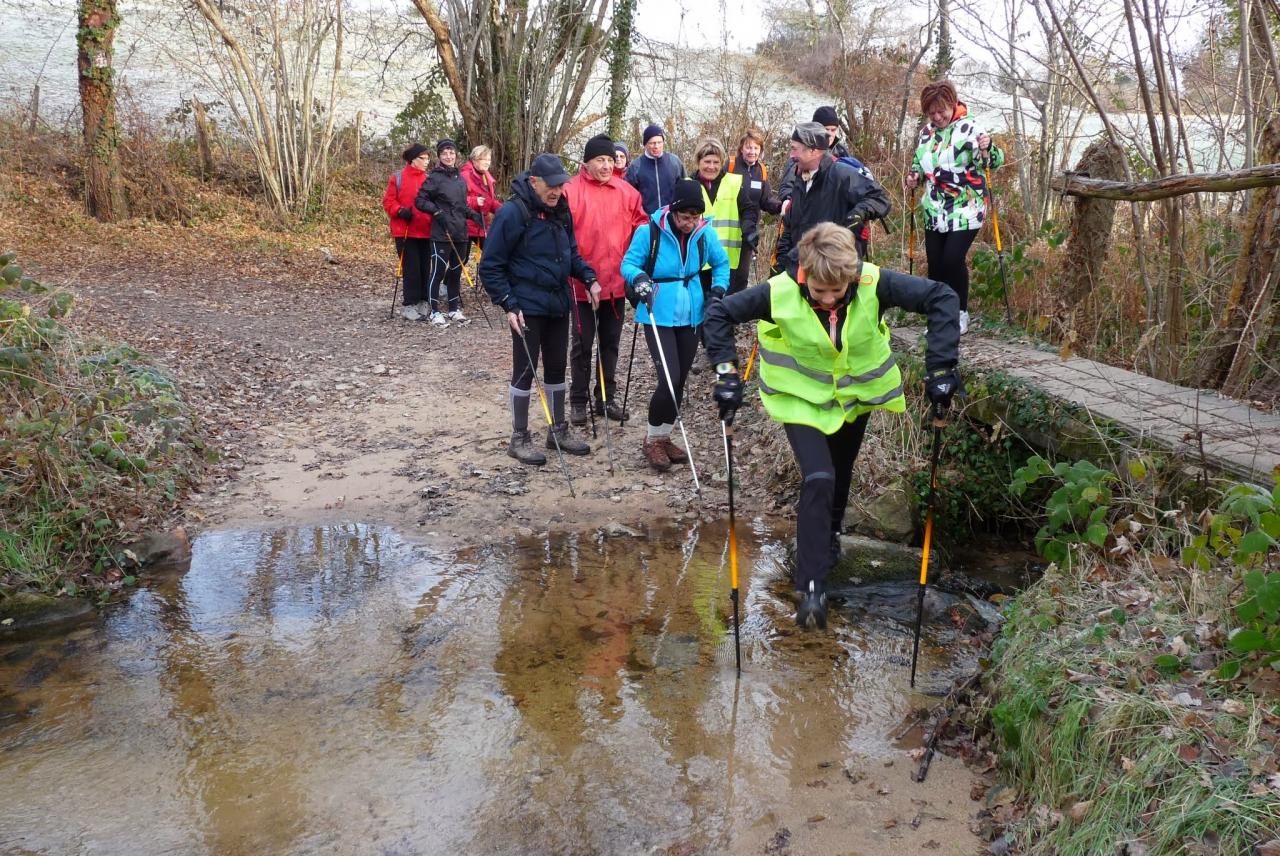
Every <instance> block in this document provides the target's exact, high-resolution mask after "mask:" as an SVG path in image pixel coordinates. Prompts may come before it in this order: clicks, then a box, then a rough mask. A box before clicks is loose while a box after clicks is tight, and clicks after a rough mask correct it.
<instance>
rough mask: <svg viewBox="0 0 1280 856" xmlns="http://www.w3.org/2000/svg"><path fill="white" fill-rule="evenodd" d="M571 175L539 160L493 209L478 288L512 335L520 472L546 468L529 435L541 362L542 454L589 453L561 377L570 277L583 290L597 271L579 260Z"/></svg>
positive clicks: (545, 157) (514, 452) (514, 439)
mask: <svg viewBox="0 0 1280 856" xmlns="http://www.w3.org/2000/svg"><path fill="white" fill-rule="evenodd" d="M568 181H569V174H568V173H566V172H565V171H564V166H563V165H562V164H561V163H560V158H558V157H557V156H555V155H553V154H541V155H538V156H537V157H536V158H534V159H533V163H532V164H531V165H530V167H529V169H528V170H526V171H525V172H522V173H521V174H520V175H518V176H516V180H515V181H514V182H512V184H511V191H512V198H511V201H510V202H509V203H507V204H504V205H503V206H502V207H501V208H499V209H498V213H497V214H495V215H494V218H493V224H492V225H491V226H490V227H489V237H488V238H487V239H486V240H485V245H484V254H483V255H482V256H481V257H480V268H479V273H480V281H481V282H482V283H484V288H485V291H487V292H488V293H489V297H490V298H492V300H493V302H494V303H495V304H496V305H498V306H499V307H501V308H502V310H503V311H504V312H506V313H507V324H508V326H510V328H511V364H512V365H511V386H510V388H509V390H508V393H509V398H510V401H511V429H512V430H511V445H510V446H509V447H508V449H507V454H508V455H510V456H511V457H513V458H515V459H516V460H518V461H520V462H521V463H523V464H545V463H546V462H547V458H546V455H544V454H543V453H542V452H540V451H538V450H537V449H536V448H535V447H534V445H533V440H532V438H531V436H530V434H529V395H530V392H531V390H532V386H533V375H534V372H536V371H537V370H538V355H539V354H541V355H542V362H543V369H542V383H543V387H544V388H545V389H546V392H547V394H548V395H549V396H550V398H551V401H550V404H551V421H552V424H551V426H550V427H549V430H548V431H547V441H546V444H545V445H546V448H548V449H554V448H556V446H557V445H559V448H560V449H561V450H562V451H564V452H566V453H568V454H571V455H585V454H587V453H589V452H590V451H591V447H590V446H588V445H587V444H586V443H584V442H583V441H582V440H580V439H578V438H577V437H575V436H574V435H573V433H572V431H571V430H570V428H569V424H568V422H567V421H566V420H565V392H566V390H567V389H568V386H567V384H566V383H565V369H566V367H567V365H568V356H569V313H570V308H571V306H572V301H573V293H572V291H571V290H570V288H569V277H571V276H572V277H574V278H575V279H578V280H581V281H582V282H583V283H585V284H586V287H587V289H588V290H590V289H591V287H592V286H594V285H595V283H596V274H595V271H593V270H592V269H591V267H590V266H589V265H588V264H587V263H586V262H585V261H583V259H582V256H581V255H580V254H579V253H578V242H577V239H576V238H575V237H574V234H573V217H572V215H571V213H570V211H569V201H568V199H566V198H565V195H564V185H565V184H566V183H567V182H568Z"/></svg>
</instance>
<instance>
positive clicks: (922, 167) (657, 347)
mask: <svg viewBox="0 0 1280 856" xmlns="http://www.w3.org/2000/svg"><path fill="white" fill-rule="evenodd" d="M920 110H921V113H922V114H923V115H924V116H925V117H926V119H927V121H926V123H925V124H924V126H923V127H922V128H921V130H920V135H919V139H918V143H917V146H916V150H915V155H914V158H913V161H912V165H911V168H910V170H909V171H908V173H907V175H906V179H905V185H906V187H907V188H908V189H909V190H911V191H913V192H914V190H915V189H916V188H919V187H923V198H922V200H921V202H920V206H921V208H922V210H923V221H924V229H925V249H926V257H927V259H928V266H929V277H928V278H921V277H916V276H910V275H907V274H903V273H898V272H894V271H889V270H882V269H880V268H878V267H877V266H876V265H874V264H872V263H871V262H869V261H867V258H866V257H867V247H868V240H869V237H870V228H871V226H872V224H873V223H874V221H876V220H883V219H885V218H887V217H888V215H889V213H890V209H891V203H890V198H889V194H888V192H887V191H886V190H885V189H884V187H883V186H881V184H880V183H879V182H878V181H876V179H875V178H874V176H873V175H872V174H871V172H870V171H869V170H868V169H867V168H866V167H865V166H864V165H863V164H862V163H861V162H859V161H858V160H857V159H855V158H854V157H852V156H851V155H850V154H849V153H848V151H847V149H845V147H844V146H843V145H842V143H841V140H840V138H839V133H840V123H839V119H838V116H837V114H836V111H835V109H834V108H832V107H821V108H819V109H818V110H817V111H816V112H815V113H814V115H813V120H812V121H809V122H802V123H800V124H798V125H796V126H795V127H794V130H793V132H792V134H791V138H790V143H789V145H790V160H789V162H788V164H787V167H786V170H785V171H784V175H783V176H782V178H781V181H780V182H779V187H778V190H777V191H776V192H775V191H774V189H773V187H772V186H771V184H770V180H769V173H768V169H767V167H766V165H765V164H764V162H763V161H762V160H761V156H762V154H763V151H764V146H765V143H766V140H765V136H764V134H763V132H761V131H760V130H759V129H756V128H751V129H748V130H747V131H746V132H745V133H743V134H742V136H741V137H740V138H739V140H738V144H737V148H736V150H735V151H734V152H733V154H732V155H730V154H729V153H728V152H726V150H725V147H724V146H723V145H722V144H721V143H720V142H719V141H716V140H704V141H702V142H701V143H699V145H698V147H697V149H696V152H695V155H694V157H695V164H694V169H693V172H692V174H691V175H686V171H685V166H684V164H683V163H682V162H681V160H680V159H679V158H678V157H677V156H676V155H675V154H674V153H672V152H668V151H667V150H666V147H667V134H666V132H665V131H664V130H663V128H661V127H660V126H658V125H650V126H649V127H647V128H645V130H644V134H643V136H642V142H643V152H642V153H640V154H639V155H637V156H636V157H635V158H634V159H631V157H630V152H629V150H628V149H627V147H626V146H625V145H624V144H622V143H620V142H617V141H614V140H612V139H610V138H609V137H608V136H607V135H603V134H602V135H599V136H596V137H593V138H591V139H590V140H589V141H588V142H587V143H586V147H585V149H584V151H583V155H582V166H581V168H580V169H579V170H578V171H577V174H576V175H574V176H570V175H569V174H568V172H567V171H566V170H565V168H564V165H563V163H562V161H561V159H560V157H558V156H557V155H554V154H540V155H538V156H537V157H535V158H534V159H533V162H532V163H531V164H530V165H529V167H528V169H526V170H525V171H524V172H522V173H520V174H519V175H518V176H516V178H515V179H514V180H513V182H512V184H511V192H510V194H509V196H508V198H507V200H506V201H505V202H503V201H500V200H499V199H498V197H497V194H496V192H495V188H494V181H493V178H492V176H491V175H490V174H489V171H488V168H489V162H490V152H489V150H488V149H487V148H485V147H484V146H477V147H476V148H475V149H473V150H472V152H471V156H470V158H469V159H468V161H467V163H466V164H465V165H463V166H462V167H459V166H458V164H457V158H458V152H457V147H456V145H455V144H454V143H453V141H451V140H441V141H440V142H439V143H438V144H437V145H436V156H437V162H436V165H435V166H434V167H432V168H431V170H430V172H428V171H427V167H428V155H429V151H430V150H429V149H427V147H425V146H422V145H418V144H415V145H413V146H410V147H409V148H408V149H406V150H405V152H404V159H405V161H406V164H407V165H406V166H405V168H404V169H403V170H401V171H400V172H398V173H396V174H395V175H393V176H392V177H391V178H390V180H389V181H388V184H387V189H386V193H385V195H384V199H383V207H384V208H385V209H386V212H387V214H388V217H389V218H390V222H391V232H392V235H393V236H394V237H395V243H396V251H397V255H398V257H399V259H400V264H401V268H402V271H403V283H404V285H403V287H404V299H403V300H404V303H403V307H402V308H401V310H400V312H401V315H402V316H403V317H404V318H406V319H409V320H418V319H421V318H426V319H428V320H429V321H430V323H433V324H436V325H439V326H448V325H449V324H450V323H451V322H465V321H466V316H465V315H464V314H463V311H462V302H461V290H460V287H459V286H460V272H461V269H462V265H463V264H464V262H465V260H466V259H467V258H468V256H469V254H470V252H471V248H472V246H479V247H480V249H481V255H480V261H479V265H478V268H477V274H478V279H479V282H480V284H481V285H482V286H483V288H484V290H485V292H486V293H487V296H488V297H489V299H490V300H491V301H492V302H493V303H494V304H495V305H496V306H498V307H499V308H501V309H502V310H503V311H504V312H505V313H506V319H507V323H508V326H509V328H510V332H511V339H512V371H511V380H510V384H509V387H508V400H509V403H510V408H511V419H512V433H511V440H510V444H509V447H508V454H509V455H510V456H511V457H513V458H515V459H517V460H518V461H520V462H521V463H524V464H530V465H541V464H545V463H546V460H547V458H546V454H545V453H544V451H543V450H540V449H539V448H538V447H537V444H535V442H534V439H533V434H532V432H531V431H530V426H529V418H530V417H529V408H530V398H531V396H532V395H533V392H534V385H535V374H536V373H537V369H538V363H539V361H541V363H542V388H543V391H544V393H545V395H546V398H547V400H544V402H543V408H544V411H545V415H546V418H547V421H548V423H549V424H548V430H547V435H546V438H545V442H544V443H543V444H542V445H543V448H544V449H545V450H556V451H557V452H558V453H561V454H572V455H586V454H589V453H590V451H591V449H590V446H589V445H588V444H587V442H586V441H585V440H584V439H582V438H581V437H579V436H578V435H577V433H576V432H575V431H574V427H575V426H578V427H580V426H583V425H585V424H586V423H587V421H588V419H589V418H592V417H594V416H600V417H603V418H604V419H605V420H610V419H611V420H614V421H616V422H625V421H626V420H627V419H628V418H629V414H628V413H627V412H626V410H625V408H624V406H623V404H622V403H621V402H619V401H618V397H617V394H616V393H617V382H616V372H617V367H618V356H619V351H620V343H621V339H622V333H623V329H624V321H625V317H626V311H625V310H626V305H625V303H624V301H629V302H630V303H631V305H632V307H633V308H634V323H635V324H636V325H637V326H636V329H643V331H644V337H645V342H646V345H647V347H648V350H649V354H650V357H651V359H652V360H653V362H654V366H655V370H656V376H657V384H656V389H655V390H654V392H653V394H652V396H651V398H650V399H649V404H648V414H647V416H648V419H647V429H646V433H645V438H644V441H643V445H642V447H641V448H642V453H643V455H644V458H645V461H646V462H647V464H648V465H649V466H650V467H651V468H652V469H654V470H656V471H659V472H664V471H666V470H668V469H670V468H671V467H672V466H673V465H676V464H681V463H684V462H686V461H688V457H689V455H688V450H687V449H686V448H682V447H681V446H680V445H678V444H677V443H676V442H675V440H674V439H673V438H672V432H673V429H674V428H675V426H676V425H677V423H679V421H680V409H681V406H682V404H683V393H684V388H685V383H686V380H687V378H688V376H689V374H690V372H691V371H693V370H694V366H695V355H696V352H697V349H698V347H699V344H701V345H702V347H703V348H704V349H705V351H706V359H707V362H708V364H709V365H711V366H713V367H714V370H715V373H716V381H715V386H714V401H715V404H716V406H717V408H718V415H719V417H720V419H721V420H722V421H723V422H724V423H725V425H726V427H728V426H731V425H732V422H733V417H734V414H735V412H736V411H737V409H738V408H739V407H741V406H742V403H743V381H742V376H741V375H742V373H741V371H740V368H739V366H740V365H741V363H740V361H739V359H738V356H739V355H738V353H737V347H736V341H735V335H734V328H735V326H736V325H738V324H742V323H745V322H748V321H754V322H756V333H757V336H756V341H757V345H758V350H759V355H760V359H759V367H760V368H759V384H758V385H759V393H760V398H761V401H762V403H763V405H764V408H765V410H766V411H767V412H768V414H769V415H770V416H771V417H772V418H773V419H775V420H777V421H778V422H780V423H782V425H783V426H784V429H785V432H786V436H787V440H788V442H789V443H790V445H791V448H792V451H793V453H794V454H795V457H796V461H797V464H798V467H799V470H800V473H801V477H802V484H801V488H800V497H799V501H798V508H797V542H798V552H797V561H796V569H795V574H794V582H795V586H796V590H797V596H798V597H797V599H798V607H797V612H796V621H797V623H798V624H800V625H801V626H804V627H815V626H816V627H825V625H826V616H827V601H826V591H825V580H826V577H827V574H828V572H829V571H830V569H831V568H832V567H833V566H834V565H835V563H836V561H837V560H838V558H839V550H840V542H839V534H840V530H841V525H842V520H843V517H844V511H845V506H846V504H847V501H848V494H849V486H850V482H851V478H852V470H853V464H854V461H855V459H856V458H857V455H858V450H859V448H860V446H861V443H862V438H863V435H864V433H865V431H866V426H867V419H868V417H869V415H870V413H871V412H872V411H874V410H889V411H893V412H902V411H904V410H905V407H906V405H905V401H904V398H903V391H902V377H901V374H900V372H899V370H898V367H897V365H896V364H895V362H894V358H893V355H892V353H891V351H890V343H889V330H888V327H887V326H886V325H885V324H884V322H883V321H882V316H883V314H884V311H885V310H886V309H888V308H890V307H900V308H903V309H906V310H908V311H911V312H916V313H919V314H922V315H924V316H925V318H926V319H927V329H926V342H927V352H926V356H925V371H926V379H925V387H926V393H927V395H928V397H929V399H930V401H931V402H932V404H933V407H934V411H935V416H937V417H939V418H940V416H941V414H942V413H943V412H944V411H945V410H946V408H947V407H949V405H950V403H951V399H952V397H953V396H954V395H955V394H956V392H957V390H959V389H960V388H961V382H960V377H959V374H958V372H957V368H956V366H957V362H958V358H959V340H960V335H961V334H962V333H963V332H965V330H966V328H967V326H968V322H969V315H968V292H969V278H968V268H967V262H966V255H967V253H968V250H969V247H970V245H971V244H972V243H973V240H974V237H975V236H976V234H977V232H978V230H979V229H980V228H981V226H982V223H983V220H984V217H985V211H986V201H987V193H988V187H987V178H986V176H987V172H988V170H990V169H995V168H997V167H999V166H1000V165H1001V164H1002V163H1003V160H1004V156H1003V153H1002V152H1001V151H1000V149H999V148H998V147H997V146H995V145H994V144H993V143H992V140H991V137H990V136H989V135H988V134H987V133H986V132H985V130H983V129H982V128H981V127H980V126H979V125H978V124H977V123H976V122H975V120H974V119H973V118H972V117H970V116H969V114H968V109H967V107H966V106H965V104H964V103H963V102H961V101H960V99H959V97H958V96H957V93H956V90H955V87H954V85H953V84H951V83H950V82H949V81H939V82H935V83H931V84H929V85H928V86H926V87H924V89H923V90H922V92H921V95H920ZM762 213H769V214H774V215H778V216H780V218H781V234H780V237H779V239H778V241H777V245H776V256H775V258H774V261H773V265H772V276H771V278H769V279H768V280H767V281H766V282H763V283H760V284H757V285H751V284H750V282H749V280H750V272H751V267H752V262H753V258H754V255H755V251H756V248H757V244H758V240H759V228H760V217H761V214H762ZM913 216H914V212H913ZM633 338H634V334H633ZM632 347H633V352H634V341H633V344H632ZM593 350H595V351H596V352H597V353H598V363H597V364H596V366H594V367H593V366H592V353H593Z"/></svg>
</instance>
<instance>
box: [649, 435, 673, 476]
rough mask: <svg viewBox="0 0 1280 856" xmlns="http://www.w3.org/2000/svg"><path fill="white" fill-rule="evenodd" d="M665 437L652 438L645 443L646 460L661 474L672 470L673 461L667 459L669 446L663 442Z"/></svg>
mask: <svg viewBox="0 0 1280 856" xmlns="http://www.w3.org/2000/svg"><path fill="white" fill-rule="evenodd" d="M665 439H666V438H665V437H650V438H649V439H647V440H645V441H644V447H643V451H644V459H645V460H646V461H648V462H649V466H650V467H652V468H653V469H654V470H656V471H657V472H660V473H665V472H666V471H667V470H669V469H671V459H670V458H669V457H667V445H666V443H664V442H663V440H665Z"/></svg>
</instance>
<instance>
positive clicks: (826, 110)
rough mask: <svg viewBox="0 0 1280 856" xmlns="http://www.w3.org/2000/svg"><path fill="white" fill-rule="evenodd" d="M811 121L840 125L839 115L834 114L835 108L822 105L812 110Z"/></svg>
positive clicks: (820, 123)
mask: <svg viewBox="0 0 1280 856" xmlns="http://www.w3.org/2000/svg"><path fill="white" fill-rule="evenodd" d="M813 121H815V122H817V123H818V124H819V125H835V126H836V127H837V128H838V127H840V117H839V116H837V115H836V108H834V107H827V106H825V105H824V106H822V107H819V108H818V109H817V110H814V111H813Z"/></svg>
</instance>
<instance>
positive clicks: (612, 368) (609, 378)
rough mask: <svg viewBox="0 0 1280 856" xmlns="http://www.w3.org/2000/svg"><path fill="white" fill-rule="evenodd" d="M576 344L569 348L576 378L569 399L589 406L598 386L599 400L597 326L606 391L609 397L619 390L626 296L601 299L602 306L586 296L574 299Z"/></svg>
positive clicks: (571, 401)
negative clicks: (594, 306)
mask: <svg viewBox="0 0 1280 856" xmlns="http://www.w3.org/2000/svg"><path fill="white" fill-rule="evenodd" d="M573 312H574V315H573V328H572V332H573V336H572V337H571V338H572V340H573V344H572V345H571V346H570V349H569V362H570V363H571V364H572V366H573V382H572V384H571V385H570V387H569V402H570V403H571V404H576V405H580V406H582V407H586V405H587V402H588V401H589V400H590V398H591V390H592V389H594V390H595V399H596V401H597V402H600V401H603V400H604V398H603V397H601V395H600V378H599V376H598V370H597V369H596V368H595V366H593V365H591V352H592V350H593V349H594V346H595V340H596V328H597V326H599V329H600V354H599V356H598V357H597V358H596V359H598V360H600V361H601V362H603V363H604V391H605V393H607V397H608V399H609V401H613V400H614V399H615V398H616V397H617V392H618V380H617V373H618V343H619V342H620V341H621V339H622V319H623V318H625V317H626V314H627V304H626V300H625V298H622V297H619V298H618V299H616V300H601V301H600V308H599V309H592V308H591V304H590V303H587V302H586V301H584V300H575V301H574V307H573Z"/></svg>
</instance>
